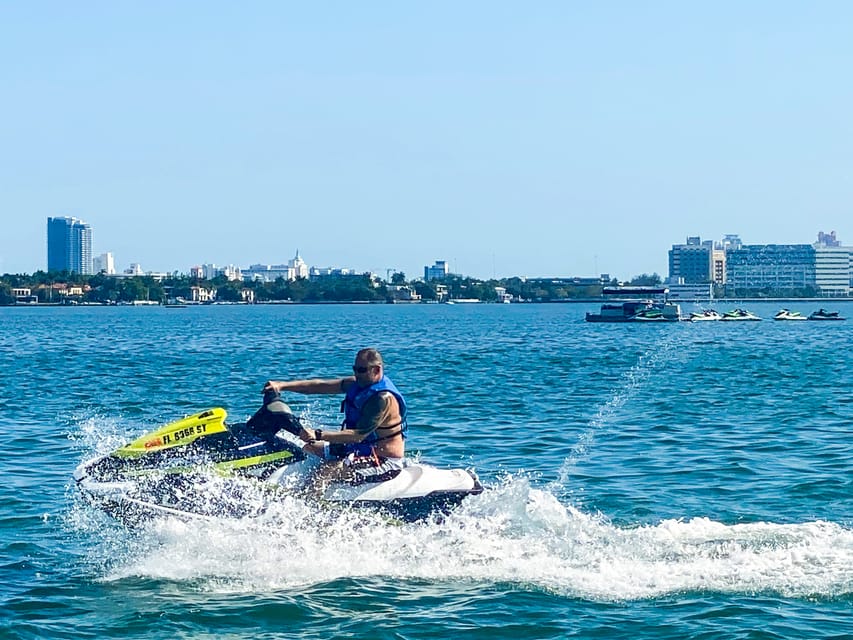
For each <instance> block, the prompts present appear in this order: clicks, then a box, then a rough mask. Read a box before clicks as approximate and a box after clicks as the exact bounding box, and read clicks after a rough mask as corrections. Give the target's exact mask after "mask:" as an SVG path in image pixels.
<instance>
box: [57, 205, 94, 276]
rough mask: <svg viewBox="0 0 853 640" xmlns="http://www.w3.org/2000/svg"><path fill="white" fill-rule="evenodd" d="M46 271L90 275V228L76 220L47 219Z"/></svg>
mask: <svg viewBox="0 0 853 640" xmlns="http://www.w3.org/2000/svg"><path fill="white" fill-rule="evenodd" d="M47 270H48V271H68V272H69V273H82V274H87V275H88V274H91V273H92V227H90V226H89V225H88V224H86V223H85V222H83V221H82V220H78V219H77V218H48V219H47Z"/></svg>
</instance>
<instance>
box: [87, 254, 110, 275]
mask: <svg viewBox="0 0 853 640" xmlns="http://www.w3.org/2000/svg"><path fill="white" fill-rule="evenodd" d="M92 262H93V269H92V270H93V271H94V272H95V273H104V274H106V275H108V276H114V275H115V274H116V261H115V258H114V257H113V254H112V253H109V252H108V253H102V254H101V255H99V256H95V257H94V258H93V260H92Z"/></svg>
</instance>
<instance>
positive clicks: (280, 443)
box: [74, 396, 483, 524]
mask: <svg viewBox="0 0 853 640" xmlns="http://www.w3.org/2000/svg"><path fill="white" fill-rule="evenodd" d="M226 417H227V413H226V411H225V410H224V409H221V408H215V409H209V410H207V411H203V412H201V413H197V414H194V415H191V416H187V417H185V418H182V419H181V420H177V421H175V422H172V423H169V424H167V425H165V426H163V427H160V428H159V429H157V430H155V431H153V432H150V433H147V434H145V435H143V436H141V437H139V438H137V439H136V440H134V441H133V442H131V443H129V444H127V445H125V446H123V447H121V448H119V449H116V450H115V451H113V452H112V453H110V454H108V455H105V456H100V457H98V458H94V459H92V460H88V461H86V462H83V463H82V464H81V465H80V466H79V467H77V469H76V470H75V471H74V479H75V480H76V482H77V487H78V488H79V489H80V492H81V493H82V495H83V496H84V498H85V499H86V500H87V501H88V502H90V503H91V504H93V505H95V506H97V507H99V508H101V509H103V510H104V511H105V512H107V513H109V514H110V515H111V516H113V517H115V518H116V519H118V520H121V521H123V522H125V523H127V524H136V523H138V522H139V521H142V520H146V519H148V518H151V517H156V516H166V515H173V516H177V517H183V518H195V517H232V518H242V517H253V516H260V515H262V514H264V513H265V512H266V511H267V510H268V508H269V507H270V505H272V504H274V503H276V502H281V500H282V499H283V497H284V496H286V495H291V494H293V493H294V491H299V490H300V489H301V488H302V486H301V485H304V483H305V481H306V480H307V479H308V477H309V476H310V470H311V468H312V467H314V466H316V459H314V458H313V456H306V454H305V453H303V452H302V450H301V446H300V445H301V441H300V440H299V439H298V438H296V437H295V434H298V433H299V431H300V429H301V425H300V423H299V418H298V417H296V416H295V415H294V414H293V413H292V412H291V411H290V409H289V407H287V405H286V404H285V403H284V402H282V401H281V400H280V398H278V397H277V396H275V397H274V398H269V397H268V398H266V399H265V404H264V406H263V407H262V408H261V409H260V410H259V411H258V412H257V413H256V414H255V415H254V416H252V418H251V419H250V420H249V421H247V422H245V423H237V424H230V425H229V424H227V423H226V422H225V419H226ZM482 491H483V487H482V485H481V484H480V482H479V480H478V479H477V477H476V475H475V474H474V473H473V472H471V471H469V470H466V469H438V468H435V467H432V466H429V465H426V464H422V463H416V462H410V463H408V464H407V465H406V466H405V467H404V468H403V469H402V470H400V472H399V473H398V474H397V475H395V476H394V477H392V478H391V479H389V480H384V481H381V482H375V483H363V484H356V485H353V484H348V483H345V482H337V483H332V484H330V485H329V486H328V487H326V488H325V491H324V492H323V494H322V496H321V497H320V501H321V502H322V503H324V504H332V505H340V506H354V507H371V508H375V509H378V510H381V511H383V512H385V513H387V514H389V515H392V516H394V517H396V518H400V519H403V520H406V521H413V520H418V519H421V518H424V517H426V516H429V515H430V514H434V513H447V512H448V511H449V510H450V509H452V508H453V507H454V506H456V505H458V504H459V503H460V502H461V501H462V500H463V499H464V498H466V497H468V496H471V495H477V494H479V493H482Z"/></svg>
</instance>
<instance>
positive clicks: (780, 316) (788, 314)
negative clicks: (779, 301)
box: [773, 309, 807, 320]
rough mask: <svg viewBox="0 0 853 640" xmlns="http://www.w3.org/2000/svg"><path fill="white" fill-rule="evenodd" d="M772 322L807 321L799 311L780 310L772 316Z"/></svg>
mask: <svg viewBox="0 0 853 640" xmlns="http://www.w3.org/2000/svg"><path fill="white" fill-rule="evenodd" d="M773 319H774V320H807V318H806V316H804V315H803V314H802V313H800V312H799V311H790V310H788V309H780V310H779V312H778V313H777V314H776V315H775V316H773Z"/></svg>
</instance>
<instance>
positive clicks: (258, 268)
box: [47, 217, 853, 295]
mask: <svg viewBox="0 0 853 640" xmlns="http://www.w3.org/2000/svg"><path fill="white" fill-rule="evenodd" d="M91 243H92V228H91V225H89V224H87V223H86V222H85V221H83V220H79V219H77V218H50V217H49V218H48V219H47V247H48V251H47V263H48V265H49V266H48V271H62V270H65V271H70V272H75V271H76V272H77V273H82V274H93V273H97V272H99V271H101V270H104V272H105V273H106V274H108V275H113V274H117V273H122V274H124V275H145V274H154V273H156V274H158V275H162V274H167V273H168V274H171V273H181V274H188V275H190V276H192V277H197V278H204V279H208V280H209V279H213V278H214V277H216V276H217V275H226V276H227V277H228V279H229V280H231V279H233V278H240V277H243V278H250V279H254V278H257V277H259V278H261V279H263V280H265V281H273V280H275V279H276V278H278V277H283V278H285V279H286V280H293V279H295V278H298V277H306V278H307V277H309V275H311V276H314V275H329V274H332V273H334V272H338V271H339V272H341V274H352V273H364V272H359V271H357V270H355V269H350V268H348V267H345V266H342V265H327V266H325V267H319V266H317V265H309V264H308V263H306V262H305V260H304V259H303V258H302V256H301V255H300V253H299V250H298V249H297V250H296V254H295V256H294V257H293V258H291V259H290V260H288V261H287V262H281V263H276V264H270V263H267V264H264V263H257V262H255V263H252V264H249V265H233V264H228V265H223V264H219V265H217V264H216V263H215V262H205V263H202V264H196V265H193V266H192V267H190V268H189V269H187V270H186V271H182V270H181V269H169V270H166V271H159V272H158V271H154V270H145V269H143V268H142V267H141V265H140V264H138V263H131V264H130V265H129V268H127V269H124V270H121V271H118V270H116V269H115V266H114V265H115V257H114V256H113V254H112V253H111V252H106V253H103V254H100V255H97V256H93V252H92V244H91ZM732 249H734V250H738V251H739V250H741V249H743V250H744V251H754V250H758V251H759V252H760V254H766V253H767V252H768V251H769V252H781V253H779V254H778V255H779V256H783V255H785V256H787V255H788V254H789V253H790V252H791V251H795V252H797V256H798V258H797V260H796V262H798V263H802V264H803V265H805V262H803V260H801V259H800V257H801V256H806V255H815V256H816V255H818V254H820V255H821V257H820V258H818V262H819V263H820V266H819V267H818V270H819V271H820V276H819V277H818V280H819V281H820V283H821V285H822V286H824V287H827V286H829V287H831V288H833V289H835V290H837V291H838V292H839V293H842V294H843V295H846V292H847V291H849V289H850V286H851V284H853V247H849V246H846V245H844V243H843V242H842V240H841V239H840V238H838V236H837V234H836V232H835V231H834V230H833V231H830V232H825V231H818V232H817V234H816V241H815V242H813V243H795V244H786V245H779V244H777V243H764V244H746V243H743V241H742V240H741V238H740V236H739V235H737V234H726V235H725V236H724V237H722V239H721V240H709V239H706V240H704V241H703V240H702V238H701V237H700V236H688V237H687V238H686V240H685V243H683V244H682V243H674V244H672V245H671V249H670V250H669V252H668V262H669V265H668V269H667V272H666V273H665V274H656V275H658V276H660V277H661V279H662V280H664V281H667V282H679V281H680V282H685V283H701V282H706V281H708V282H714V283H717V284H724V283H725V282H726V276H725V274H726V271H727V267H726V254H727V253H728V251H730V250H732ZM806 250H808V251H807V252H806V253H803V252H804V251H806ZM780 259H782V258H780ZM782 260H783V261H785V262H787V261H788V258H787V257H786V258H784V259H782ZM751 261H752V258H747V261H746V264H749V263H750V262H751ZM806 262H807V261H806ZM51 264H53V265H54V266H53V267H52V268H51V267H50V265H51ZM75 265H76V266H75ZM93 266H94V269H93ZM804 268H807V267H805V266H804ZM812 269H814V266H813V267H812ZM241 272H242V276H241ZM373 273H374V274H375V273H376V272H375V271H374V272H373ZM392 273H397V271H395V270H393V269H387V270H386V274H385V276H386V279H388V280H390V278H391V274H392ZM797 273H798V276H797V277H799V278H805V279H807V275H806V273H807V272H805V271H803V272H802V273H801V272H799V271H798V272H797ZM423 274H424V275H423V280H431V279H435V278H443V277H446V276H448V275H459V276H471V274H464V273H460V272H458V271H453V270H452V269H451V265H450V263H449V262H448V261H446V260H435V262H434V264H433V265H424V268H423ZM513 275H517V274H513ZM635 275H641V274H635ZM642 275H651V274H642ZM756 275H759V276H761V277H764V276H765V275H766V274H763V273H762V274H756ZM756 275H745V274H743V275H741V276H740V277H741V279H742V280H743V282H748V281H750V280H752V279H754V278H755V277H756ZM554 276H557V277H584V275H583V274H554ZM598 276H601V277H602V278H605V276H606V278H605V279H607V280H610V279H611V275H610V274H607V273H603V274H595V275H594V276H593V277H598ZM473 277H474V278H476V277H477V276H473ZM504 277H506V276H504ZM550 277H553V276H550ZM773 277H776V276H773ZM773 277H771V280H773ZM407 279H408V280H414V279H420V278H419V277H418V276H411V275H409V276H407Z"/></svg>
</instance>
